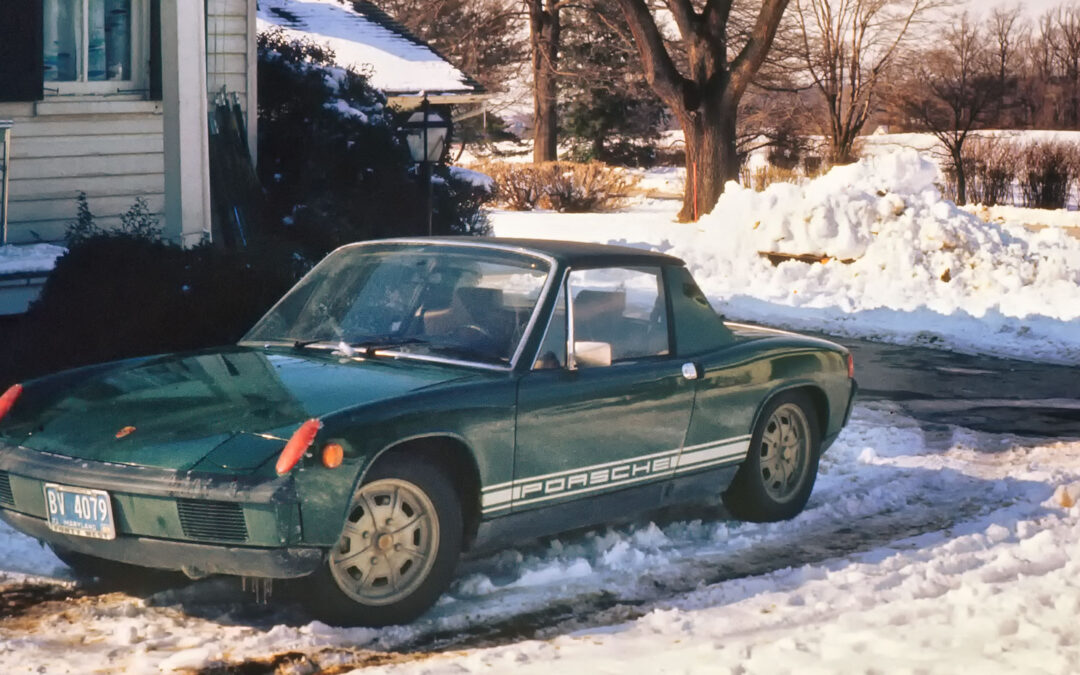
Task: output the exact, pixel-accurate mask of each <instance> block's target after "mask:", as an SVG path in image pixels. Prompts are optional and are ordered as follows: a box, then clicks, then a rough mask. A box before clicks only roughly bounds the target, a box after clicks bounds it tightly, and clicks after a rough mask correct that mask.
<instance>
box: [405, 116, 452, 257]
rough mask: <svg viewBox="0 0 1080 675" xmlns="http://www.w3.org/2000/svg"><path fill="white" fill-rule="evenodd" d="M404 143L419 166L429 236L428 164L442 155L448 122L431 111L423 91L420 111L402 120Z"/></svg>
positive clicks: (429, 198) (430, 204)
mask: <svg viewBox="0 0 1080 675" xmlns="http://www.w3.org/2000/svg"><path fill="white" fill-rule="evenodd" d="M403 129H404V131H405V142H406V144H408V146H409V154H410V155H412V160H413V161H414V162H416V163H417V164H418V165H419V167H420V174H421V179H422V180H423V183H424V195H425V197H424V199H425V204H424V205H425V207H426V208H427V233H428V236H429V237H430V236H431V233H432V232H431V212H432V185H431V170H432V165H434V164H435V163H437V162H438V161H439V160H440V159H441V158H442V155H443V149H444V148H445V147H446V137H447V135H448V134H449V133H450V123H449V122H448V121H447V120H446V119H445V118H443V116H442V115H440V114H439V113H437V112H434V111H432V110H431V103H430V102H429V101H428V97H427V94H425V95H424V100H423V101H421V102H420V110H419V111H417V112H414V113H413V114H412V115H410V116H409V119H408V120H406V121H405V124H404V126H403Z"/></svg>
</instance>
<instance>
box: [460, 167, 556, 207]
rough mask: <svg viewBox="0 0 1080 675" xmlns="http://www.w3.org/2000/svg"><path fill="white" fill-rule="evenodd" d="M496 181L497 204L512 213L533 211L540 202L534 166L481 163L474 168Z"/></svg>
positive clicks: (539, 191) (538, 184) (538, 185)
mask: <svg viewBox="0 0 1080 675" xmlns="http://www.w3.org/2000/svg"><path fill="white" fill-rule="evenodd" d="M473 168H474V169H475V170H477V171H480V172H481V173H485V174H487V175H489V176H491V179H492V180H494V181H495V202H496V203H497V204H499V205H500V206H502V207H503V208H507V209H510V210H511V211H531V210H533V209H535V208H536V205H537V203H538V202H539V201H540V196H541V190H540V182H539V181H538V180H536V171H535V169H534V165H532V164H517V163H510V162H481V163H479V164H477V165H475V166H474V167H473Z"/></svg>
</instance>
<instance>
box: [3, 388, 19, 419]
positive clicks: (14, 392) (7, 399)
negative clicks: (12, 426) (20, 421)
mask: <svg viewBox="0 0 1080 675" xmlns="http://www.w3.org/2000/svg"><path fill="white" fill-rule="evenodd" d="M22 390H23V386H22V385H21V384H13V385H11V386H10V387H8V389H7V391H5V392H4V393H3V395H0V420H2V419H4V416H5V415H7V414H8V413H9V412H11V409H12V408H13V407H15V401H16V399H18V398H19V395H20V394H22Z"/></svg>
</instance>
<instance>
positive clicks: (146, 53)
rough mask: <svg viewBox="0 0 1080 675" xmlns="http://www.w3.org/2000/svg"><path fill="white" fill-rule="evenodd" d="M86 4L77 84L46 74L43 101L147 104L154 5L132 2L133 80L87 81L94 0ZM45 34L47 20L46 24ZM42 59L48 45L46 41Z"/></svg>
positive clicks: (85, 0)
mask: <svg viewBox="0 0 1080 675" xmlns="http://www.w3.org/2000/svg"><path fill="white" fill-rule="evenodd" d="M80 1H81V2H82V34H81V38H80V39H81V41H82V43H81V45H80V53H79V78H80V79H77V80H66V81H62V80H46V79H45V77H44V71H42V77H41V80H42V82H41V86H42V94H43V100H48V99H50V98H56V97H70V96H109V97H124V98H129V99H136V100H144V99H148V98H150V95H151V91H150V2H149V0H131V31H130V35H131V78H130V79H125V80H98V81H90V80H87V79H86V77H87V68H88V67H89V56H90V0H80ZM42 31H44V17H43V23H42ZM41 49H42V55H43V56H44V49H45V44H44V40H42V45H41Z"/></svg>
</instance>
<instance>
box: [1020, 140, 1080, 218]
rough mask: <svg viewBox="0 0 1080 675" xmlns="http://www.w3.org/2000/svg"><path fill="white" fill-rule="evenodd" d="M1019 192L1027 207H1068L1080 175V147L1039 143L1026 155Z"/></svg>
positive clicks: (1074, 144)
mask: <svg viewBox="0 0 1080 675" xmlns="http://www.w3.org/2000/svg"><path fill="white" fill-rule="evenodd" d="M1021 164H1022V169H1021V170H1020V192H1021V194H1022V195H1023V197H1024V206H1027V207H1030V208H1036V209H1063V208H1065V207H1066V206H1067V205H1068V202H1069V192H1070V190H1071V188H1072V184H1073V182H1074V181H1075V180H1076V178H1077V176H1078V175H1080V145H1077V144H1076V143H1063V142H1055V141H1040V142H1035V143H1032V144H1030V145H1028V146H1027V147H1026V148H1025V149H1024V152H1023V157H1022V160H1021Z"/></svg>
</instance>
